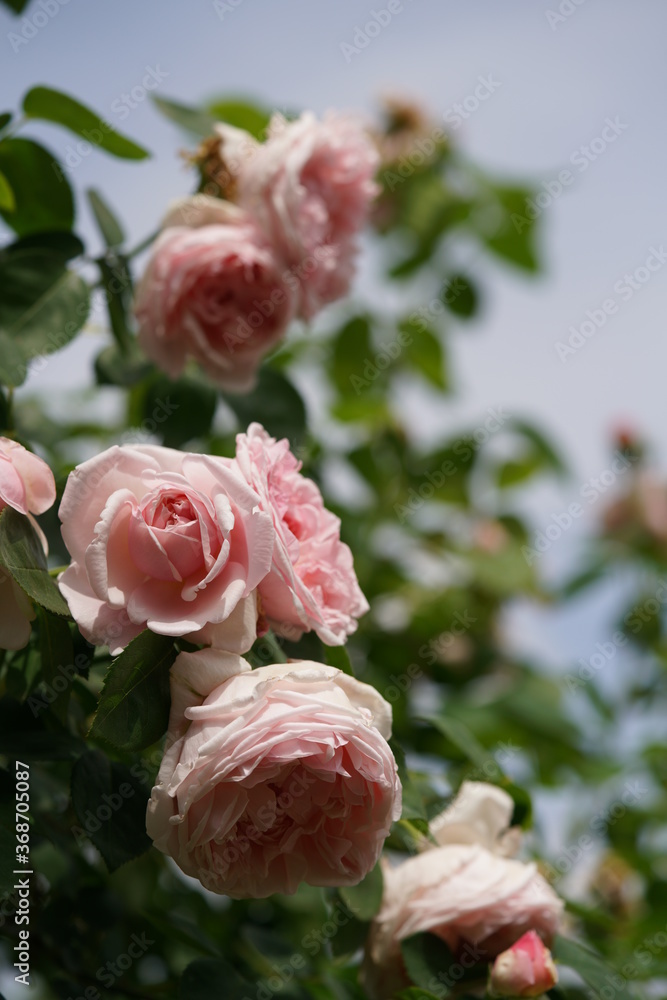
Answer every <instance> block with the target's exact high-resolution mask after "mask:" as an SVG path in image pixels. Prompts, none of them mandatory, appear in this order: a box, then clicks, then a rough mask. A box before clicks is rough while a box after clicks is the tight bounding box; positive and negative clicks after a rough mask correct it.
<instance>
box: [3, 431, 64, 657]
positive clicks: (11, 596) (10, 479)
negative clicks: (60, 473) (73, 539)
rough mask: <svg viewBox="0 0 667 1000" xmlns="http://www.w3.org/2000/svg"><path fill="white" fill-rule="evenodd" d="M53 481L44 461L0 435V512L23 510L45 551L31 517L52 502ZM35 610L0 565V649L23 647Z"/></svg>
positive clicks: (43, 541) (54, 496)
mask: <svg viewBox="0 0 667 1000" xmlns="http://www.w3.org/2000/svg"><path fill="white" fill-rule="evenodd" d="M55 499H56V483H55V480H54V478H53V473H52V472H51V469H50V468H49V467H48V465H47V464H46V462H45V461H44V460H43V459H41V458H38V457H37V455H33V454H32V452H30V451H28V450H27V449H26V448H24V447H23V445H21V444H18V443H17V442H16V441H11V440H10V439H9V438H5V437H0V512H1V511H3V510H4V509H5V507H13V509H14V510H17V511H18V512H19V513H20V514H26V515H27V516H28V517H29V518H30V520H31V522H32V525H33V528H34V529H35V531H36V532H37V535H38V537H39V539H40V541H41V543H42V545H43V547H44V551H45V552H48V547H47V544H46V538H45V537H44V534H43V532H42V530H41V528H39V526H38V524H37V522H36V521H35V520H34V518H33V517H32V515H33V514H43V513H44V511H45V510H48V509H49V507H51V506H52V504H53V503H54V502H55ZM34 617H35V611H34V608H33V606H32V603H31V601H30V600H29V598H28V597H27V596H26V594H24V592H23V591H22V590H21V588H20V587H19V585H18V584H17V583H15V582H14V580H13V579H12V578H11V576H9V574H8V573H7V572H6V570H4V569H3V567H2V566H0V649H23V647H24V646H25V645H27V643H28V640H29V639H30V623H31V622H32V621H33V620H34Z"/></svg>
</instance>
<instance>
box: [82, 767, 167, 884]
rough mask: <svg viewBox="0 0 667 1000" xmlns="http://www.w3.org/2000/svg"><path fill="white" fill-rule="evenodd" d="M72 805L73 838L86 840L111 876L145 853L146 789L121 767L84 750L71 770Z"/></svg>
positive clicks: (129, 771)
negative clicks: (74, 815)
mask: <svg viewBox="0 0 667 1000" xmlns="http://www.w3.org/2000/svg"><path fill="white" fill-rule="evenodd" d="M71 790H72V805H73V807H74V812H75V813H76V818H77V820H78V822H79V824H80V826H79V827H77V828H76V829H74V830H73V831H72V832H73V835H74V836H75V837H77V838H78V839H79V841H83V840H84V839H86V838H87V839H89V840H90V841H91V842H92V843H93V844H94V845H95V847H96V848H97V849H98V851H99V852H100V854H101V855H102V857H103V858H104V862H105V864H106V866H107V868H108V869H109V871H111V872H113V871H115V870H116V869H117V868H120V866H121V865H124V864H125V863H126V862H128V861H131V860H132V859H133V858H136V857H138V856H139V855H140V854H143V853H144V851H147V850H148V848H149V847H150V846H151V842H150V838H149V837H148V835H147V833H146V802H147V800H148V794H149V793H148V789H147V788H146V787H145V786H144V785H142V784H141V782H140V781H139V780H138V779H137V778H136V777H135V776H134V774H133V772H132V770H131V769H130V768H128V767H126V766H125V765H124V764H118V763H116V762H114V761H111V760H109V758H108V757H106V756H105V755H104V754H103V753H102V752H101V751H99V750H87V751H86V752H85V753H84V754H82V755H81V757H79V759H78V760H77V762H76V764H75V765H74V767H73V768H72V786H71Z"/></svg>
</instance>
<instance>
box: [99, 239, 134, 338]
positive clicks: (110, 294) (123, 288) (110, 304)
mask: <svg viewBox="0 0 667 1000" xmlns="http://www.w3.org/2000/svg"><path fill="white" fill-rule="evenodd" d="M97 264H98V267H99V269H100V278H101V279H102V288H103V289H104V298H105V304H106V307H107V315H108V317H109V325H110V327H111V332H112V333H113V335H114V339H115V341H116V343H117V344H118V346H119V348H120V349H121V351H122V352H123V353H125V354H129V352H130V350H131V349H132V347H133V344H134V340H135V338H134V337H133V335H132V333H131V331H130V323H129V313H130V308H131V297H132V278H131V276H130V271H129V265H128V263H127V259H126V258H125V257H123V256H115V255H110V256H109V257H108V258H101V259H99V260H98V261H97Z"/></svg>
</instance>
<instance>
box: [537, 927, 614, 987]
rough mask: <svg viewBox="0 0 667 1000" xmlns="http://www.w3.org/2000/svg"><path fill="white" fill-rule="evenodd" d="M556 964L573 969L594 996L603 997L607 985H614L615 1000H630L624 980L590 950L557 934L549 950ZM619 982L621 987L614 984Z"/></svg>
mask: <svg viewBox="0 0 667 1000" xmlns="http://www.w3.org/2000/svg"><path fill="white" fill-rule="evenodd" d="M551 953H552V955H553V957H554V959H555V960H556V961H557V962H560V963H561V964H562V965H567V966H568V968H570V969H574V971H575V972H577V973H578V974H579V975H580V976H581V978H582V979H583V981H584V982H585V983H586V985H587V986H590V987H591V989H592V990H593V991H594V992H595V994H596V995H600V996H605V995H606V991H608V988H609V983H610V982H613V983H614V998H615V1000H632V994H631V993H630V991H629V990H627V989H626V988H625V985H624V980H623V978H622V977H621V976H619V974H618V973H617V972H616V970H615V969H614V968H613V967H612V966H610V965H607V963H606V962H605V961H604V960H603V959H602V958H601V957H600V955H598V954H597V953H596V952H594V951H593V950H592V949H591V948H588V947H587V946H586V945H583V944H581V943H580V942H579V941H573V940H572V939H571V938H566V937H562V936H561V935H560V934H558V935H557V936H556V937H555V939H554V943H553V945H552V948H551ZM619 980H621V985H620V986H617V985H616V983H617V982H618V981H619Z"/></svg>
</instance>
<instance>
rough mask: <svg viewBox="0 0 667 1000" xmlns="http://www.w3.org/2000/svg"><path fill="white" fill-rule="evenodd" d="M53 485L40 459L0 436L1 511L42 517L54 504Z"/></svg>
mask: <svg viewBox="0 0 667 1000" xmlns="http://www.w3.org/2000/svg"><path fill="white" fill-rule="evenodd" d="M55 499H56V483H55V480H54V478H53V473H52V472H51V470H50V468H49V467H48V465H47V464H46V462H45V461H44V460H43V459H42V458H38V457H37V455H33V453H32V452H31V451H28V450H27V448H24V447H23V445H22V444H18V443H17V442H16V441H10V440H9V438H5V437H0V511H1V510H3V509H4V508H5V507H13V508H14V510H17V511H18V512H19V514H28V513H30V514H43V513H44V511H45V510H48V509H49V507H51V506H52V504H53V503H55Z"/></svg>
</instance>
